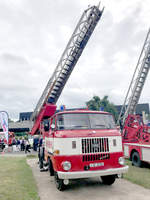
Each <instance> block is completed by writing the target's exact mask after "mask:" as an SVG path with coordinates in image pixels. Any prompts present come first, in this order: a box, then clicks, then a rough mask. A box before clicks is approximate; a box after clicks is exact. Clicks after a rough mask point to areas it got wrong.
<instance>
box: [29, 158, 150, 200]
mask: <svg viewBox="0 0 150 200" xmlns="http://www.w3.org/2000/svg"><path fill="white" fill-rule="evenodd" d="M37 162H38V161H37V159H28V160H27V163H28V164H29V166H30V167H31V168H32V171H33V175H34V177H35V180H36V183H37V186H38V192H39V196H40V200H50V199H52V200H77V199H79V200H104V199H106V200H141V199H142V200H150V190H148V189H145V188H143V187H141V186H138V185H136V184H133V183H131V182H129V181H127V180H124V179H117V180H116V181H115V183H114V184H113V185H111V186H106V185H104V184H102V183H101V182H100V178H92V179H80V180H74V181H72V182H71V183H70V184H69V185H68V187H67V189H66V190H65V191H63V192H60V191H59V190H57V189H56V187H55V183H54V177H51V176H50V175H49V172H40V170H39V167H38V164H37Z"/></svg>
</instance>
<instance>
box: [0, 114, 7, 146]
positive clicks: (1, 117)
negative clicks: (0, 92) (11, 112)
mask: <svg viewBox="0 0 150 200" xmlns="http://www.w3.org/2000/svg"><path fill="white" fill-rule="evenodd" d="M0 124H1V127H2V129H3V132H4V133H5V138H6V140H7V143H8V113H7V112H5V111H0Z"/></svg>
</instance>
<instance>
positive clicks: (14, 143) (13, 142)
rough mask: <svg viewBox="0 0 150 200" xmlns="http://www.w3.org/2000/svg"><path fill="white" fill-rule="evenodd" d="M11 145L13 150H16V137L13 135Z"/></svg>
mask: <svg viewBox="0 0 150 200" xmlns="http://www.w3.org/2000/svg"><path fill="white" fill-rule="evenodd" d="M12 147H13V152H15V151H16V139H15V137H14V138H13V140H12Z"/></svg>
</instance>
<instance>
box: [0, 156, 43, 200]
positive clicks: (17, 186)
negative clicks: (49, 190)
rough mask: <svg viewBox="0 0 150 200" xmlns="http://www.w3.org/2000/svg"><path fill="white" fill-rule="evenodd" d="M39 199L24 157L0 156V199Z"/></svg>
mask: <svg viewBox="0 0 150 200" xmlns="http://www.w3.org/2000/svg"><path fill="white" fill-rule="evenodd" d="M39 199H40V198H39V197H38V194H37V186H36V183H35V180H34V178H33V175H32V170H31V169H30V167H29V166H28V165H27V163H26V158H23V157H0V200H39Z"/></svg>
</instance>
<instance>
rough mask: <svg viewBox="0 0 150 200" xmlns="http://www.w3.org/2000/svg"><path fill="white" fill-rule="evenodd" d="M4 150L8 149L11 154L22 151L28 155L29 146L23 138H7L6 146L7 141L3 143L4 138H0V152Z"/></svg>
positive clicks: (27, 141)
mask: <svg viewBox="0 0 150 200" xmlns="http://www.w3.org/2000/svg"><path fill="white" fill-rule="evenodd" d="M5 148H9V149H11V150H12V151H13V152H16V151H24V152H25V153H27V152H29V153H30V150H31V144H30V143H29V140H28V139H26V138H24V137H21V138H16V137H13V138H9V141H8V144H7V141H5V139H4V138H0V150H1V151H3V150H4V149H5Z"/></svg>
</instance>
